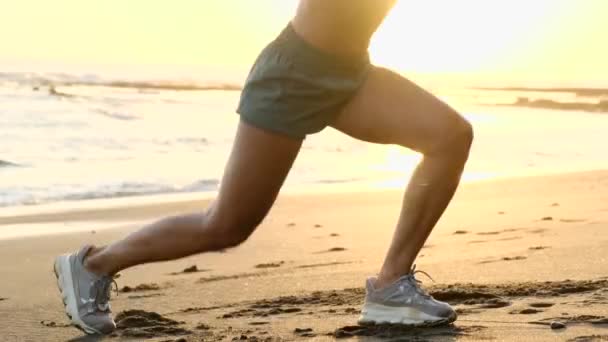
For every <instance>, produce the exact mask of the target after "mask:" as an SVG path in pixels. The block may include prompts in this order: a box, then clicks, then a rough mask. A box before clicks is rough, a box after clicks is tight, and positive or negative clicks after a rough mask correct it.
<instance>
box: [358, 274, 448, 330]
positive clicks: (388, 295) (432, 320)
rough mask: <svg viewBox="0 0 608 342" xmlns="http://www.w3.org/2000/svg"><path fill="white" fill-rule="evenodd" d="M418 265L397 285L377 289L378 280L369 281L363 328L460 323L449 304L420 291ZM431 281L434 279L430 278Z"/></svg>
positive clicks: (361, 322) (363, 313)
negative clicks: (365, 325) (373, 325)
mask: <svg viewBox="0 0 608 342" xmlns="http://www.w3.org/2000/svg"><path fill="white" fill-rule="evenodd" d="M417 273H423V274H425V275H427V276H428V274H426V273H424V272H422V271H416V265H414V267H413V268H412V270H411V271H410V273H408V274H406V275H405V276H403V277H401V278H399V279H398V280H397V281H396V282H394V283H393V284H391V285H389V286H387V287H385V288H383V289H376V288H375V287H374V284H375V282H376V278H369V279H368V280H367V286H366V295H365V304H364V305H363V310H361V316H360V317H359V324H362V325H364V324H368V325H369V324H400V325H407V326H414V327H420V326H436V325H442V324H449V323H452V322H454V321H455V320H456V317H457V315H456V312H455V311H454V309H452V307H450V305H449V304H447V303H444V302H440V301H438V300H435V299H434V298H433V297H431V295H429V294H428V293H426V292H425V291H424V290H423V289H422V288H421V287H420V281H419V280H418V279H416V278H415V277H414V276H415V275H416V274H417ZM429 278H430V276H429Z"/></svg>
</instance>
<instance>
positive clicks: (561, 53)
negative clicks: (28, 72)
mask: <svg viewBox="0 0 608 342" xmlns="http://www.w3.org/2000/svg"><path fill="white" fill-rule="evenodd" d="M353 1H360V0H353ZM296 5H297V1H296V0H255V1H252V0H229V1H228V0H174V1H166V0H146V1H144V0H87V1H82V0H53V1H44V0H19V1H12V0H0V6H1V8H2V11H1V12H0V42H1V43H0V71H2V69H11V68H13V67H14V68H21V69H24V68H25V69H27V68H35V67H40V66H41V65H63V66H66V67H67V66H76V65H79V66H82V67H84V68H86V67H90V68H95V67H99V66H137V67H141V68H144V69H145V68H146V67H150V68H151V67H155V66H162V67H163V68H166V69H168V70H170V69H171V68H175V69H176V70H177V69H180V68H181V69H187V68H190V67H192V68H196V67H203V66H204V67H215V68H217V69H218V70H228V69H231V68H240V69H245V68H247V67H248V65H249V64H250V63H251V62H252V61H253V59H254V58H255V56H256V54H257V53H258V52H259V50H260V49H261V48H262V47H263V46H264V45H265V44H266V43H267V42H268V41H269V40H271V39H272V38H273V37H274V35H276V34H277V33H278V32H279V31H280V30H281V28H282V27H283V26H284V25H285V24H286V23H287V22H288V20H289V19H290V17H291V15H292V14H293V11H294V8H295V6H296ZM606 13H608V1H606V0H533V1H530V0H510V1H504V0H459V1H454V0H425V1H413V0H400V1H399V3H398V4H397V6H396V7H395V8H394V9H393V11H392V12H391V14H390V15H389V17H388V18H387V20H386V21H385V23H384V24H383V25H382V27H381V28H380V29H379V31H378V32H377V34H376V36H375V37H374V39H373V42H372V45H371V47H370V52H371V55H372V58H373V61H374V62H375V63H377V64H380V65H384V66H389V67H392V68H395V69H397V70H399V71H402V72H406V73H415V74H416V73H418V74H429V75H437V76H439V77H448V76H455V77H456V76H458V75H460V76H462V75H466V76H467V77H477V78H484V77H485V78H488V79H489V78H496V79H504V80H540V81H542V80H548V81H555V82H562V83H568V82H571V83H577V82H579V83H584V82H591V83H593V82H602V81H604V82H605V80H608V44H605V41H606V38H605V37H606V36H607V35H608V20H606V19H605V16H606ZM94 66H95V67H94ZM92 71H94V70H92Z"/></svg>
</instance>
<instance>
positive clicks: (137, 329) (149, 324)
mask: <svg viewBox="0 0 608 342" xmlns="http://www.w3.org/2000/svg"><path fill="white" fill-rule="evenodd" d="M115 320H116V332H115V333H114V334H116V335H119V336H121V337H127V338H138V339H147V338H157V337H165V336H180V335H189V334H191V333H192V332H191V331H189V330H186V329H183V328H180V327H179V325H180V324H181V323H180V322H178V321H175V320H172V319H170V318H166V317H164V316H162V315H160V314H158V313H156V312H149V311H144V310H126V311H122V312H120V313H118V315H116V318H115Z"/></svg>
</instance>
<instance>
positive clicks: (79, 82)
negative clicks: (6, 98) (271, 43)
mask: <svg viewBox="0 0 608 342" xmlns="http://www.w3.org/2000/svg"><path fill="white" fill-rule="evenodd" d="M3 82H10V83H16V84H19V85H27V86H32V87H33V88H34V89H38V88H39V87H40V86H45V87H58V86H91V87H110V88H129V89H137V90H140V91H146V90H171V91H211V90H222V91H239V90H241V89H242V86H241V85H239V84H234V83H225V82H206V83H200V82H195V81H176V80H145V81H131V80H107V79H103V78H101V77H99V76H96V75H84V76H79V75H70V74H64V73H43V74H39V73H18V72H0V84H1V83H3Z"/></svg>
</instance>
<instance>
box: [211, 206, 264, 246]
mask: <svg viewBox="0 0 608 342" xmlns="http://www.w3.org/2000/svg"><path fill="white" fill-rule="evenodd" d="M265 216H266V213H253V212H250V213H244V214H237V213H226V214H222V213H213V214H211V215H208V220H210V222H208V223H209V225H208V226H209V227H211V228H212V229H213V230H214V235H215V237H216V238H215V239H214V240H216V245H217V246H216V247H217V249H224V248H233V247H237V246H239V245H240V244H242V243H243V242H245V241H247V239H248V238H249V237H250V236H251V234H252V233H253V232H254V231H255V229H256V228H257V227H258V226H259V225H260V224H261V223H262V221H263V220H264V217H265Z"/></svg>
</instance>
